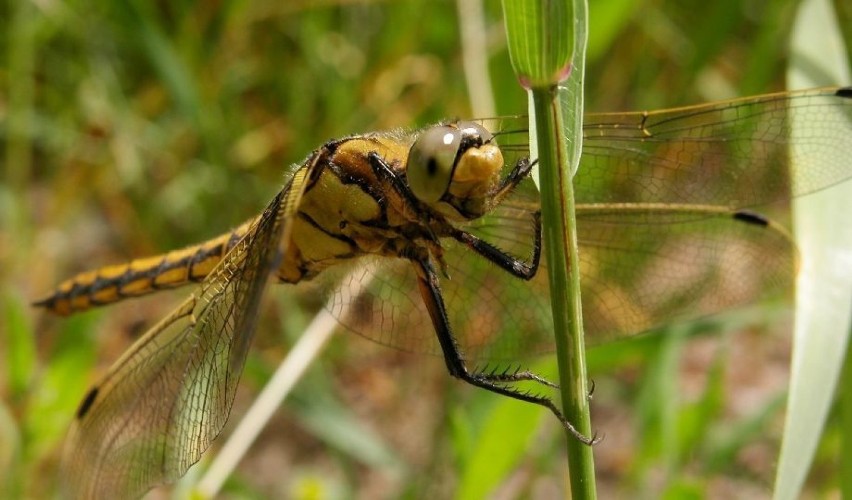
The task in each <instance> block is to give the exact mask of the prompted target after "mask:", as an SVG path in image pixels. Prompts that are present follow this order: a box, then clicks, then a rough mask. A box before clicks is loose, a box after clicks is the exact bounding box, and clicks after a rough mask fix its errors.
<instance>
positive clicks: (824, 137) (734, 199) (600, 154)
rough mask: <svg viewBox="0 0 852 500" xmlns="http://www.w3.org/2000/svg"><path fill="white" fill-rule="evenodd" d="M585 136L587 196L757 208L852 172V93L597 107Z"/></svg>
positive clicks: (582, 191)
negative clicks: (620, 109) (604, 110)
mask: <svg viewBox="0 0 852 500" xmlns="http://www.w3.org/2000/svg"><path fill="white" fill-rule="evenodd" d="M794 125H795V126H796V128H797V129H796V134H795V135H791V131H792V128H793V126H794ZM583 135H584V139H583V157H582V160H581V162H580V170H579V172H578V174H577V176H576V177H575V179H574V185H575V195H576V199H577V202H578V203H613V202H618V203H628V202H642V203H680V204H710V205H721V206H726V207H730V208H744V207H754V206H758V205H763V204H766V203H770V202H774V201H778V200H783V199H789V198H790V197H791V196H800V195H803V194H807V193H811V192H814V191H817V190H820V189H824V188H826V187H828V186H832V185H834V184H836V183H838V182H842V181H844V180H847V179H849V178H850V177H852V169H850V166H849V159H850V158H852V141H851V140H850V137H852V91H850V90H849V89H817V90H807V91H798V92H789V93H780V94H769V95H763V96H757V97H750V98H745V99H735V100H732V101H726V102H717V103H710V104H703V105H699V106H690V107H686V108H675V109H669V110H662V111H652V112H640V113H612V114H592V115H587V116H586V119H585V123H584V125H583ZM792 140H795V141H796V148H795V153H791V151H790V145H791V141H792ZM791 155H795V156H791ZM791 179H794V181H793V182H792V183H791Z"/></svg>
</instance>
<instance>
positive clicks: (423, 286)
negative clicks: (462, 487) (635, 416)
mask: <svg viewBox="0 0 852 500" xmlns="http://www.w3.org/2000/svg"><path fill="white" fill-rule="evenodd" d="M425 253H426V252H425V251H423V252H412V255H409V256H408V258H409V259H410V260H411V261H412V263H414V267H415V269H416V271H417V284H418V286H419V288H420V294H421V296H422V297H423V301H424V302H425V304H426V309H427V310H428V311H429V316H430V317H431V318H432V324H433V325H434V326H435V332H436V334H437V335H438V342H439V343H440V344H441V351H442V352H443V354H444V361H445V362H446V364H447V370H448V371H449V372H450V375H452V376H454V377H456V378H459V379H461V380H463V381H465V382H467V383H468V384H471V385H474V386H476V387H480V388H483V389H486V390H488V391H491V392H494V393H496V394H500V395H503V396H508V397H510V398H513V399H517V400H519V401H526V402H528V403H533V404H536V405H539V406H543V407H545V408H547V409H549V410H550V411H551V413H553V414H554V415H556V418H558V419H559V421H560V422H561V423H562V425H563V426H564V427H565V429H566V430H567V431H568V432H570V433H571V434H572V435H573V436H574V437H575V438H577V439H579V440H580V441H581V442H583V443H585V444H588V445H592V444H595V443H596V442H597V441H598V438H597V436H593V437H591V438H589V437H587V436H584V435H583V434H581V433H580V432H579V431H578V430H577V429H576V428H575V427H574V426H573V425H572V424H571V423H570V422H569V421H568V420H567V419H566V418H565V415H563V414H562V412H561V411H560V410H559V408H557V407H556V405H555V404H554V403H553V401H552V400H551V399H550V398H548V397H546V396H541V395H537V394H532V393H529V392H521V391H519V390H517V389H513V388H511V387H506V386H504V385H501V384H505V383H511V382H517V381H521V380H534V381H538V380H544V379H542V378H541V377H538V376H537V375H536V376H534V377H535V378H532V377H530V376H529V375H528V374H529V372H517V374H516V375H518V376H519V378H517V379H516V378H515V377H516V375H512V374H511V373H509V372H507V373H505V374H501V373H497V374H494V373H491V374H489V373H479V372H470V371H468V369H467V367H466V366H465V362H464V359H463V358H462V355H461V352H460V351H459V347H458V343H457V342H456V340H455V338H454V337H453V334H452V331H451V329H450V324H449V319H448V317H447V311H446V308H445V306H444V300H443V298H442V297H441V289H440V286H439V284H438V275H437V274H436V273H435V270H434V269H433V268H432V264H431V263H430V262H429V259H428V255H425ZM530 375H532V374H530ZM542 383H544V384H545V385H550V384H549V383H547V382H542Z"/></svg>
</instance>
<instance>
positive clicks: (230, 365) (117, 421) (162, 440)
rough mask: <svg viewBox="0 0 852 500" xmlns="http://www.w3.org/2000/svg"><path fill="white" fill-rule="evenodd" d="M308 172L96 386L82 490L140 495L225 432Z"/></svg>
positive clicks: (70, 460)
mask: <svg viewBox="0 0 852 500" xmlns="http://www.w3.org/2000/svg"><path fill="white" fill-rule="evenodd" d="M305 175H306V169H301V170H299V171H297V172H296V173H295V174H294V176H293V179H292V180H291V182H290V184H288V186H287V187H286V188H285V189H283V190H282V191H281V193H279V194H278V196H277V197H276V198H275V199H274V200H273V201H272V203H271V204H270V205H269V206H268V207H267V209H266V210H265V212H264V213H263V215H262V216H261V217H260V218H259V219H258V222H257V223H256V224H255V225H254V227H252V228H251V229H250V230H249V232H248V234H247V235H246V236H245V237H244V238H243V239H242V240H241V241H240V242H239V243H238V244H237V245H236V247H235V248H233V249H232V250H231V251H230V252H229V253H228V254H227V255H226V257H225V258H224V259H223V260H222V261H221V262H220V264H219V265H218V266H217V267H216V268H215V270H214V271H213V272H212V273H211V274H210V275H209V276H208V277H207V279H206V280H205V281H204V283H203V284H202V285H201V287H200V288H199V290H198V291H197V292H196V293H193V294H192V295H191V296H190V297H189V298H188V299H187V300H186V301H185V302H184V303H183V304H182V305H181V306H180V307H178V308H177V309H176V310H175V311H174V312H172V313H171V314H170V315H169V316H167V317H166V318H164V319H163V320H162V321H161V322H160V323H159V324H157V325H156V326H154V327H153V328H152V329H151V330H149V331H148V332H147V333H146V334H145V335H144V336H143V337H141V338H140V339H139V340H138V341H137V342H136V343H135V344H134V345H133V346H132V347H131V348H130V349H129V350H128V351H127V353H125V355H124V356H122V357H121V359H119V360H118V361H117V362H116V363H115V364H114V365H113V366H112V367H111V368H110V371H109V372H108V374H107V375H106V377H105V378H104V379H103V380H102V381H101V382H100V384H98V385H97V386H95V387H94V388H93V389H92V390H91V391H90V393H89V394H88V396H87V397H86V399H85V400H84V402H83V404H82V405H81V407H80V409H79V410H78V413H77V418H76V420H75V421H74V423H73V424H72V428H71V431H70V434H69V436H68V440H67V442H66V449H65V454H64V457H63V469H64V470H63V477H64V480H65V482H66V484H67V488H68V490H69V491H68V493H69V494H70V495H71V496H72V497H73V498H132V497H138V496H140V495H141V494H142V493H144V492H145V491H147V490H148V489H150V488H151V487H153V486H154V485H157V484H161V483H167V482H170V481H173V480H175V479H177V478H179V477H180V476H182V475H183V474H184V473H185V472H186V470H187V469H188V468H189V467H190V466H191V465H192V464H194V463H195V462H196V461H198V459H199V458H200V456H201V453H203V452H204V450H205V449H207V447H208V446H209V445H210V442H211V441H212V440H213V439H214V438H215V437H216V436H217V435H218V434H219V432H220V431H221V429H222V427H223V426H224V424H225V422H226V420H227V419H228V414H229V413H230V409H231V405H232V403H233V401H234V394H235V390H236V387H237V383H238V381H239V378H240V374H241V373H242V369H243V363H244V362H245V358H246V352H247V350H248V346H249V344H250V342H251V339H252V336H253V334H254V329H255V324H256V317H257V312H258V304H259V303H260V299H261V296H262V294H263V290H264V288H265V286H266V282H267V280H268V278H269V275H270V272H271V270H272V268H273V266H274V265H275V264H276V263H277V260H278V256H279V255H280V253H281V247H282V245H285V244H286V241H287V238H288V232H289V231H290V226H291V225H290V224H289V221H290V219H291V215H292V213H293V211H294V207H295V206H296V205H297V204H298V200H299V197H300V196H301V193H302V189H303V183H304V178H305Z"/></svg>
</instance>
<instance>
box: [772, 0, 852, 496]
mask: <svg viewBox="0 0 852 500" xmlns="http://www.w3.org/2000/svg"><path fill="white" fill-rule="evenodd" d="M791 52H792V54H793V56H792V57H791V60H790V69H789V71H788V79H789V84H790V86H791V87H796V88H798V87H810V86H814V85H818V84H822V85H825V84H829V83H840V84H843V83H846V84H848V83H849V82H850V71H849V67H848V65H847V63H846V61H847V58H846V56H845V54H844V50H843V40H842V38H841V35H840V32H839V30H838V26H837V20H836V17H835V16H834V14H833V13H832V8H831V5H830V4H829V2H828V1H826V0H807V1H805V2H803V3H802V5H801V7H800V9H799V12H798V15H797V16H796V25H795V26H794V29H793V42H792V51H791ZM832 59H833V60H832ZM826 119H829V118H828V117H826ZM838 119H841V118H840V117H838ZM791 133H792V134H793V136H794V137H795V136H796V135H797V134H807V130H802V129H797V128H795V124H794V128H793V131H792V132H791ZM791 142H793V143H794V144H795V140H794V141H791ZM794 147H795V146H794ZM794 156H795V155H794ZM847 168H848V167H847ZM793 182H794V183H795V182H796V179H793ZM850 212H852V183H850V182H846V183H843V184H840V185H837V186H834V187H832V188H829V189H826V190H824V191H821V192H819V193H815V194H812V195H809V196H806V197H802V198H800V199H797V200H795V203H794V206H793V216H794V225H795V227H796V240H797V244H798V246H799V249H800V252H801V266H800V267H801V271H800V273H799V278H798V282H797V297H796V325H795V350H794V353H793V370H792V375H791V380H790V399H789V407H788V410H787V421H786V425H785V429H784V441H783V444H782V448H781V457H780V462H779V465H778V470H777V475H776V478H775V498H797V497H798V496H799V493H800V491H801V488H802V485H803V483H804V480H805V477H806V475H807V472H808V470H809V469H810V466H811V462H812V460H813V456H814V452H815V450H816V447H817V444H818V442H819V438H820V435H821V432H820V430H821V429H822V428H823V426H824V424H825V421H826V418H827V415H828V411H829V409H830V406H831V403H832V400H833V396H834V390H835V387H836V384H837V380H838V377H839V375H840V373H841V369H842V367H843V360H844V355H845V353H846V348H845V346H846V345H847V344H848V342H849V334H850V323H852V315H850V313H852V308H850V306H852V265H850V255H852V231H848V227H849V223H848V214H849V213H850ZM838 228H845V229H846V230H842V229H841V230H838ZM846 432H849V431H848V429H847V430H846ZM847 448H848V447H847ZM847 453H849V452H848V451H847Z"/></svg>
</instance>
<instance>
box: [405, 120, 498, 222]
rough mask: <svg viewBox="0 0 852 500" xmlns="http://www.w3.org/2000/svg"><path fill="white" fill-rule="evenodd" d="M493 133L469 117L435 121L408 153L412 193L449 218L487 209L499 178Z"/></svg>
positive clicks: (462, 217) (460, 217) (407, 172)
mask: <svg viewBox="0 0 852 500" xmlns="http://www.w3.org/2000/svg"><path fill="white" fill-rule="evenodd" d="M492 139H493V136H492V135H491V133H490V132H489V131H488V130H486V129H485V128H484V127H482V126H481V125H479V124H477V123H473V122H457V123H451V124H448V125H436V126H434V127H431V128H429V129H426V130H425V131H423V132H421V133H420V134H419V135H418V137H417V139H416V140H415V141H414V144H412V146H411V150H410V151H409V154H408V164H407V167H406V175H407V177H408V185H409V187H410V188H411V192H412V193H414V195H415V196H416V197H417V198H418V199H419V200H420V201H422V202H424V203H426V204H427V205H429V206H431V207H432V208H434V209H435V210H437V211H439V212H440V213H441V214H443V215H445V216H447V217H448V218H450V219H462V220H467V219H473V218H476V217H479V216H481V215H483V214H484V213H485V211H486V210H487V207H488V204H487V203H486V200H487V199H488V197H489V194H490V193H491V192H492V191H493V189H494V186H495V185H496V184H497V182H498V181H499V177H500V171H501V169H502V168H503V154H502V153H501V152H500V148H499V147H498V146H497V145H496V144H494V143H493V142H492Z"/></svg>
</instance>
